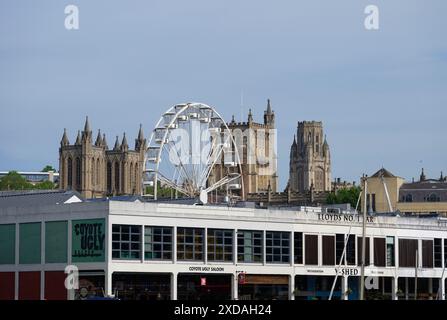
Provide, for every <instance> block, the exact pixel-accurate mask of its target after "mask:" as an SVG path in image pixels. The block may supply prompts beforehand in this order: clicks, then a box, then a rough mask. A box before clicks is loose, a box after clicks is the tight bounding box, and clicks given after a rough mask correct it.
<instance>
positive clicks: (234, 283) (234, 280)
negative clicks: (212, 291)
mask: <svg viewBox="0 0 447 320" xmlns="http://www.w3.org/2000/svg"><path fill="white" fill-rule="evenodd" d="M238 286H239V278H238V273H237V271H236V273H235V274H233V275H231V299H232V300H239V287H238Z"/></svg>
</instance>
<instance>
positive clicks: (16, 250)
mask: <svg viewBox="0 0 447 320" xmlns="http://www.w3.org/2000/svg"><path fill="white" fill-rule="evenodd" d="M19 230H20V229H19V224H18V223H16V240H15V241H16V242H15V270H18V269H19V262H20V261H19V260H20V256H19V248H20V243H19V241H20V235H19ZM14 286H15V293H14V299H15V300H19V272H18V271H16V272H15V282H14Z"/></svg>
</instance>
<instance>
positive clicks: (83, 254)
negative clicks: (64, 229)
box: [71, 219, 106, 262]
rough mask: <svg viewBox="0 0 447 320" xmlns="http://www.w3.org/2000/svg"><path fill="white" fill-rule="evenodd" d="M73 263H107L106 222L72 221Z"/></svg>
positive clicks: (93, 220) (100, 220)
mask: <svg viewBox="0 0 447 320" xmlns="http://www.w3.org/2000/svg"><path fill="white" fill-rule="evenodd" d="M71 235H72V245H71V246H72V249H71V257H72V261H73V262H104V261H105V238H106V232H105V220H104V219H89V220H73V221H72V230H71Z"/></svg>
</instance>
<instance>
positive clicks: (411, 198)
mask: <svg viewBox="0 0 447 320" xmlns="http://www.w3.org/2000/svg"><path fill="white" fill-rule="evenodd" d="M404 201H405V202H413V195H411V194H407V195H406V196H405V199H404Z"/></svg>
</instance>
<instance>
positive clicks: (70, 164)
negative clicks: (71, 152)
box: [67, 158, 73, 189]
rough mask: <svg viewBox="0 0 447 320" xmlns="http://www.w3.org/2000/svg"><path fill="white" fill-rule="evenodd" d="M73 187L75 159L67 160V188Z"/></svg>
mask: <svg viewBox="0 0 447 320" xmlns="http://www.w3.org/2000/svg"><path fill="white" fill-rule="evenodd" d="M72 188H73V160H71V158H68V160H67V189H72Z"/></svg>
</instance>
